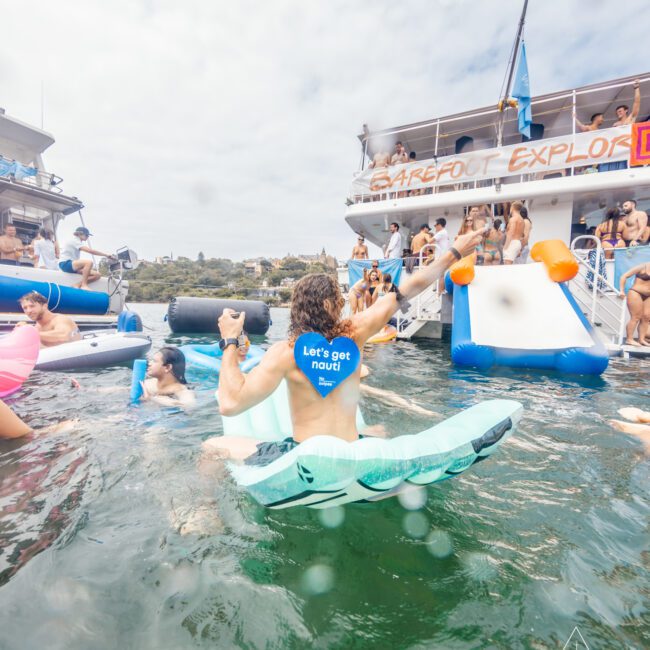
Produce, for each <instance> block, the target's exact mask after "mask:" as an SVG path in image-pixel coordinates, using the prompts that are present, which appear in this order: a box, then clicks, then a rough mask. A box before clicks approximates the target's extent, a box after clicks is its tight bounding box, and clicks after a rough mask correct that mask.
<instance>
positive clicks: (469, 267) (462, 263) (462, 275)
mask: <svg viewBox="0 0 650 650" xmlns="http://www.w3.org/2000/svg"><path fill="white" fill-rule="evenodd" d="M475 263H476V255H475V254H474V253H472V254H471V255H468V256H467V257H463V259H462V260H458V262H454V263H453V264H452V265H451V267H450V268H449V275H450V277H451V280H452V282H453V283H454V284H457V285H459V286H461V287H462V286H464V285H466V284H469V283H470V282H471V281H472V280H473V279H474V264H475Z"/></svg>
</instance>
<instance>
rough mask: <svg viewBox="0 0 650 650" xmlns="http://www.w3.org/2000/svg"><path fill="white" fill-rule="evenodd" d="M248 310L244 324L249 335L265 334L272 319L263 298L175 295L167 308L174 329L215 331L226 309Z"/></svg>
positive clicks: (171, 326)
mask: <svg viewBox="0 0 650 650" xmlns="http://www.w3.org/2000/svg"><path fill="white" fill-rule="evenodd" d="M227 308H228V309H232V310H234V311H236V312H242V311H243V312H246V320H245V321H244V327H245V329H246V331H247V332H248V333H249V334H266V332H267V331H268V329H269V326H270V323H271V319H270V313H269V307H268V305H267V304H266V303H264V302H262V301H261V300H222V299H217V298H194V297H190V296H179V297H176V298H173V299H172V301H171V302H170V303H169V307H168V309H167V316H168V321H169V327H170V329H171V331H172V332H174V333H177V332H184V333H193V334H216V333H218V332H219V325H218V323H217V321H218V320H219V317H220V316H221V314H222V313H223V310H224V309H227Z"/></svg>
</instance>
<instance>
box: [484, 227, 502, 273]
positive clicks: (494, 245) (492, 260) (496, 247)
mask: <svg viewBox="0 0 650 650" xmlns="http://www.w3.org/2000/svg"><path fill="white" fill-rule="evenodd" d="M502 244H503V233H502V232H501V219H495V220H494V222H493V224H492V227H491V228H490V230H489V231H488V232H487V234H486V235H485V240H484V242H483V264H484V265H485V266H490V265H499V264H501V263H502V261H503V260H502V258H501V256H502V254H503V251H502V248H501V246H502Z"/></svg>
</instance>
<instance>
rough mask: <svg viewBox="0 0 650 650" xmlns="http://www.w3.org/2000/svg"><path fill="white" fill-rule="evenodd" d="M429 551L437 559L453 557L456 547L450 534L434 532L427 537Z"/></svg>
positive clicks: (439, 531)
mask: <svg viewBox="0 0 650 650" xmlns="http://www.w3.org/2000/svg"><path fill="white" fill-rule="evenodd" d="M427 549H428V550H429V553H431V555H433V556H434V557H437V558H443V557H447V556H449V555H451V553H452V551H453V550H454V547H453V544H452V541H451V537H450V535H449V533H446V532H445V531H444V530H432V531H431V532H430V533H429V535H428V536H427Z"/></svg>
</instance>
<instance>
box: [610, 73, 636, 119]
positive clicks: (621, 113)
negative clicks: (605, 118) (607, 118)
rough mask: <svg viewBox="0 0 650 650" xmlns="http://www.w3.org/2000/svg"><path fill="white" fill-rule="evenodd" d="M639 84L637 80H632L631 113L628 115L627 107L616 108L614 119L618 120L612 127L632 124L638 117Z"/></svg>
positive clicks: (628, 109) (622, 105)
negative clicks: (632, 101) (632, 98)
mask: <svg viewBox="0 0 650 650" xmlns="http://www.w3.org/2000/svg"><path fill="white" fill-rule="evenodd" d="M640 85H641V83H640V82H639V80H638V79H635V80H634V84H633V86H632V87H633V88H634V103H633V104H632V112H631V113H630V108H629V106H626V105H625V104H621V105H620V106H617V107H616V117H617V118H618V120H616V122H614V126H625V125H626V124H634V123H635V122H636V118H637V117H638V116H639V111H640V110H641V90H639V86H640Z"/></svg>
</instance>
